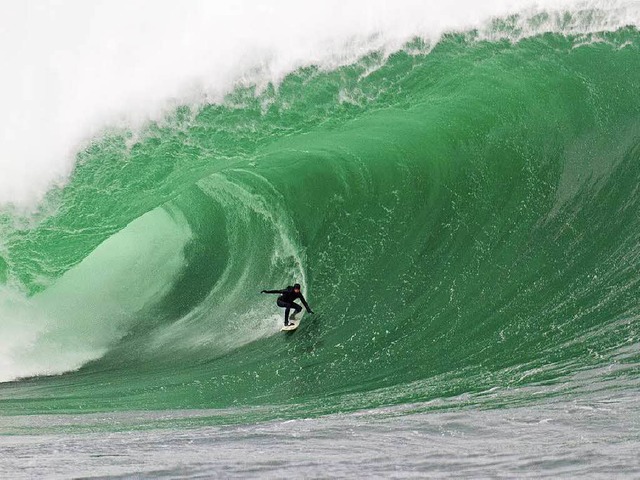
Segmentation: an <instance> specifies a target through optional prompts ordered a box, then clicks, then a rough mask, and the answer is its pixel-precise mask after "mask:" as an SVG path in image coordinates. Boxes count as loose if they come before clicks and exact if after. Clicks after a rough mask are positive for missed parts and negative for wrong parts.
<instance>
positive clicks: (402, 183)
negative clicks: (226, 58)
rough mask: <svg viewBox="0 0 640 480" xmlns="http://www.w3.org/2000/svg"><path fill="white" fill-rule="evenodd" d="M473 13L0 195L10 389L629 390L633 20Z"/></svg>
mask: <svg viewBox="0 0 640 480" xmlns="http://www.w3.org/2000/svg"><path fill="white" fill-rule="evenodd" d="M596 13H597V12H596ZM592 16H597V15H596V14H595V13H593V12H592ZM544 18H547V17H544V15H543V16H542V17H540V16H538V17H534V20H535V19H537V21H538V22H539V23H540V22H542V21H543V20H544ZM515 23H516V24H517V21H515ZM490 28H491V31H492V32H493V33H494V35H493V37H492V38H487V36H486V35H481V34H480V32H478V31H477V30H474V31H469V32H466V33H459V34H448V35H445V36H444V37H443V38H442V39H440V40H439V41H438V42H437V43H436V44H428V43H425V42H424V41H423V40H420V39H417V38H416V39H414V40H413V41H411V42H409V43H408V44H406V45H405V46H404V48H403V49H401V50H399V51H396V52H395V53H393V54H391V55H387V54H384V53H381V52H373V53H371V54H368V55H366V56H364V57H362V58H360V59H359V60H358V61H356V62H353V63H349V64H346V65H343V66H339V67H337V68H328V69H326V68H317V67H313V66H310V67H305V68H301V69H297V70H295V71H294V72H293V73H290V74H288V75H287V76H286V77H285V78H284V79H283V80H282V82H280V83H279V84H278V85H277V86H274V85H273V84H269V85H268V86H266V87H265V88H257V87H252V86H246V87H242V86H240V87H237V88H235V90H233V91H232V92H231V93H229V94H228V95H226V96H225V97H224V101H222V102H221V103H215V104H213V103H212V104H205V105H200V106H198V107H193V106H186V105H185V106H181V107H178V108H175V109H174V111H173V112H172V113H171V114H170V115H169V117H168V118H165V119H164V120H163V121H162V122H157V123H152V124H150V125H148V126H147V127H146V128H145V129H144V131H137V132H136V133H135V134H134V133H133V132H132V131H129V130H126V129H124V130H113V131H109V132H108V133H106V134H104V135H102V136H100V137H96V138H94V140H93V141H92V143H91V144H90V145H88V146H87V147H86V148H85V149H83V150H82V151H81V152H80V153H79V154H78V155H77V160H76V163H75V167H74V170H73V173H72V174H71V176H70V177H69V180H68V182H67V183H66V184H65V185H64V186H61V187H59V188H55V189H52V190H50V191H49V193H48V194H47V196H46V198H45V200H44V201H43V202H42V203H41V204H40V209H39V211H37V212H36V213H30V214H25V213H21V212H19V211H18V210H16V209H15V208H10V207H5V209H4V210H3V211H2V214H1V216H0V231H1V232H2V239H3V240H2V244H1V245H0V281H1V282H2V287H0V312H1V313H2V320H1V322H2V325H1V327H0V329H1V331H2V336H1V338H0V380H2V381H5V382H9V383H5V384H4V385H3V386H2V388H0V398H2V400H3V402H2V404H3V407H2V408H3V410H5V411H6V412H19V411H25V409H26V410H27V411H33V412H35V411H51V410H57V411H76V410H79V409H83V410H84V411H86V410H101V409H123V410H124V409H140V408H144V409H147V408H208V407H215V408H223V407H230V406H256V405H278V404H282V403H288V404H300V405H302V404H304V405H306V406H307V409H306V410H305V414H308V412H309V411H314V410H313V409H314V408H315V409H316V410H315V411H318V412H332V411H343V410H345V409H352V408H369V407H372V406H378V405H389V404H401V403H413V402H420V401H427V400H432V399H435V398H441V397H451V396H455V395H460V394H464V393H474V392H485V391H488V390H491V389H495V388H499V389H504V391H505V392H510V391H515V390H518V389H522V391H524V392H525V393H524V394H523V395H524V396H523V398H524V399H525V400H527V401H532V400H537V399H539V398H540V397H541V396H540V395H539V392H538V395H537V394H536V393H530V394H527V393H526V387H530V386H534V385H538V386H539V385H551V386H552V387H553V388H550V389H549V390H548V392H547V394H548V395H553V394H554V392H558V391H561V390H562V391H563V392H564V393H566V392H567V389H569V390H570V391H578V390H580V389H581V388H587V386H589V388H592V389H593V388H595V389H597V388H600V389H603V390H605V389H606V390H611V391H615V390H616V389H625V388H628V387H629V386H630V385H631V386H633V385H635V386H636V387H637V385H638V379H639V378H640V377H639V376H638V364H639V362H638V361H639V360H640V356H639V353H638V352H639V351H640V350H639V346H640V343H639V341H638V338H639V335H640V331H639V329H638V322H637V319H638V315H639V313H640V307H639V306H638V302H637V298H638V294H639V293H640V273H638V272H639V271H640V246H639V242H638V237H639V236H640V217H638V214H637V212H638V211H639V208H640V192H639V190H638V185H640V97H639V96H638V91H640V55H639V50H640V34H639V33H638V30H637V29H636V28H635V27H633V26H629V27H623V26H622V27H621V28H616V29H613V31H608V32H604V31H602V32H591V33H589V34H579V33H574V34H571V33H569V34H568V33H567V32H562V31H560V32H556V33H554V32H553V31H551V32H547V33H539V34H535V35H532V36H529V37H526V38H522V39H520V40H519V41H518V42H515V43H514V42H513V41H511V40H510V39H509V38H507V37H509V35H503V34H504V32H505V31H507V32H509V33H510V34H513V33H514V32H515V34H517V33H518V31H517V29H516V30H514V29H515V28H516V27H514V20H513V18H512V19H506V20H500V21H498V20H496V21H495V22H493V23H492V24H491V27H490ZM34 141H36V139H34ZM294 281H299V282H300V283H301V284H302V285H303V290H304V292H305V294H306V296H307V298H308V300H309V303H310V304H311V306H312V308H313V309H314V310H315V311H316V312H317V313H316V315H314V316H311V315H305V316H304V318H303V320H302V324H301V327H300V329H299V330H298V331H297V332H296V333H295V334H293V335H283V334H281V333H280V332H279V327H280V322H281V315H282V313H281V311H279V309H278V308H277V307H276V306H275V302H274V300H275V298H274V297H273V296H269V297H267V296H264V295H260V294H259V292H260V290H261V289H263V288H281V287H283V286H285V285H287V284H291V283H292V282H294ZM64 372H67V373H64ZM63 373H64V374H63ZM51 374H63V375H56V376H47V375H51ZM27 377H31V378H27ZM20 378H22V380H20ZM563 385H565V386H566V385H571V387H566V388H565V387H562V386H563ZM491 398H492V400H491V402H492V404H493V405H495V406H501V405H504V404H507V405H508V404H509V402H514V403H515V402H516V400H514V399H512V398H511V397H510V394H509V393H505V394H504V395H497V396H492V397H491ZM25 399H28V400H29V401H28V402H25ZM517 401H520V400H517Z"/></svg>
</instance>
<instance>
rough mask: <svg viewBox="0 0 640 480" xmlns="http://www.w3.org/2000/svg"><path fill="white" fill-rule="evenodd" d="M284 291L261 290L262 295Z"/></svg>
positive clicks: (282, 291)
mask: <svg viewBox="0 0 640 480" xmlns="http://www.w3.org/2000/svg"><path fill="white" fill-rule="evenodd" d="M284 292H285V290H262V293H284Z"/></svg>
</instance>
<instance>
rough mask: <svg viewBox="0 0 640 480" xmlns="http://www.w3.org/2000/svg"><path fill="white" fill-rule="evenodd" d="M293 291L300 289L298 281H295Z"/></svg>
mask: <svg viewBox="0 0 640 480" xmlns="http://www.w3.org/2000/svg"><path fill="white" fill-rule="evenodd" d="M293 291H294V292H296V293H298V292H299V291H300V284H299V283H296V284H295V285H294V286H293Z"/></svg>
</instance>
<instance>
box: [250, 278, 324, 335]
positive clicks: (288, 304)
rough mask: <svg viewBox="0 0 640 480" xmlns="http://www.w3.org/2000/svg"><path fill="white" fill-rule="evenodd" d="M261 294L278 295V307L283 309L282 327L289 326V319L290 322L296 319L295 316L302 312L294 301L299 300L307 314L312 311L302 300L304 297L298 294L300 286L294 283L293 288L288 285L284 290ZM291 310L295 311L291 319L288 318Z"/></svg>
mask: <svg viewBox="0 0 640 480" xmlns="http://www.w3.org/2000/svg"><path fill="white" fill-rule="evenodd" d="M262 293H279V294H280V296H279V297H278V301H277V303H278V306H279V307H282V308H284V309H285V311H284V326H285V327H288V326H289V325H290V323H289V318H291V320H295V319H296V315H297V314H298V313H300V312H301V311H302V307H301V306H300V305H298V304H297V303H296V302H294V300H297V299H300V301H301V302H302V304H303V305H304V308H306V309H307V312H309V313H313V310H311V308H310V307H309V304H308V303H307V301H306V300H305V299H304V295H302V293H301V292H300V284H299V283H296V284H295V285H294V286H293V287H292V286H291V285H289V286H288V287H287V288H285V289H284V290H262ZM291 309H293V310H295V312H293V314H292V315H291V317H289V312H290V311H291Z"/></svg>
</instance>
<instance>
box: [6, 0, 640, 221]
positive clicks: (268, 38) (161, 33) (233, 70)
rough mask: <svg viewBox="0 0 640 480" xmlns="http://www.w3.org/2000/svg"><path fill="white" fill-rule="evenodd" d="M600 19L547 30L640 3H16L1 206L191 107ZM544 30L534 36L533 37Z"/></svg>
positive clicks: (601, 24)
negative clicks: (111, 136) (238, 88)
mask: <svg viewBox="0 0 640 480" xmlns="http://www.w3.org/2000/svg"><path fill="white" fill-rule="evenodd" d="M592 7H595V8H600V9H602V10H603V12H604V13H603V14H602V15H600V16H598V15H596V16H587V17H586V18H585V17H580V18H578V19H577V20H576V21H575V22H566V21H564V22H562V21H561V22H557V21H554V18H559V17H553V16H552V17H551V18H550V19H547V20H546V21H542V22H538V25H537V27H535V28H533V30H536V29H538V30H539V29H541V28H542V29H552V30H557V29H568V30H570V31H571V30H580V29H585V30H590V29H591V30H598V29H609V30H611V29H615V28H619V27H620V26H624V25H628V24H634V25H637V24H638V18H640V15H639V13H638V12H639V10H640V7H639V4H638V2H637V1H632V2H629V1H627V2H624V1H618V2H616V1H614V2H611V1H607V2H603V1H592V2H587V3H585V2H576V1H564V2H563V1H558V0H541V1H533V0H525V1H514V0H511V1H509V0H492V1H489V2H477V1H470V0H457V1H456V0H454V1H451V2H441V1H426V0H394V1H388V0H357V1H356V0H326V1H323V2H314V3H311V2H299V1H295V0H281V1H274V2H257V1H249V0H244V1H235V2H224V3H222V2H208V1H204V0H201V1H198V0H188V1H181V2H177V1H172V2H168V1H155V2H152V3H150V2H148V1H144V0H109V1H100V0H93V1H89V2H88V1H86V0H67V1H65V2H59V1H56V0H41V1H38V2H23V1H22V0H5V1H3V2H2V3H0V58H2V63H3V65H2V66H3V72H2V76H0V105H2V113H1V115H0V205H2V204H9V203H11V204H13V205H15V206H18V207H20V208H25V209H30V208H33V207H34V206H35V205H37V204H38V202H39V201H41V199H42V197H43V195H44V193H45V192H46V191H47V189H48V188H50V187H51V186H52V185H53V184H55V183H64V181H65V179H66V177H67V176H68V175H69V173H70V171H71V169H72V168H73V165H74V161H75V155H76V153H77V152H78V151H79V149H81V148H82V146H83V145H84V144H85V143H86V142H87V141H88V140H89V139H91V138H92V137H94V136H96V135H99V134H100V132H101V131H103V130H104V129H105V128H108V127H111V126H122V125H126V126H127V127H128V128H133V129H135V128H137V127H139V126H140V125H142V124H143V123H144V122H146V121H148V120H150V119H159V118H162V116H163V114H164V112H166V111H167V109H170V108H172V107H174V106H175V105H177V104H184V103H194V102H195V103H200V102H212V101H219V100H220V99H221V98H222V96H223V95H224V94H225V93H226V92H228V91H229V90H230V89H232V88H233V86H234V85H237V83H238V82H243V81H248V82H256V83H258V84H260V83H265V82H278V81H279V80H280V79H282V78H283V76H285V75H286V74H287V73H289V72H291V71H293V70H295V69H297V68H299V67H301V66H304V65H309V64H315V65H319V66H321V67H325V68H331V67H333V66H336V65H339V64H344V63H347V62H351V61H353V60H355V59H356V58H358V57H359V56H362V55H363V54H366V53H367V52H370V51H372V50H379V49H383V50H385V49H386V50H387V51H391V50H394V49H397V48H399V47H400V46H401V45H402V44H403V43H404V42H406V41H407V40H409V39H411V38H413V37H416V36H419V37H422V38H425V39H426V40H428V41H430V42H435V41H437V39H438V38H439V37H440V35H441V34H442V33H443V32H446V31H451V30H463V29H468V28H477V27H482V25H485V24H486V23H487V21H488V20H489V19H491V18H493V17H496V16H505V15H509V14H512V13H515V12H519V11H524V9H526V11H527V12H528V13H527V15H528V16H531V15H534V14H535V12H539V11H541V10H543V9H544V10H545V11H552V12H559V11H562V10H564V9H569V10H572V11H576V10H579V9H583V10H584V9H589V8H592ZM525 23H526V22H525ZM541 25H542V26H541ZM530 30H531V28H530V25H526V24H523V30H522V32H521V33H520V35H527V32H529V31H530Z"/></svg>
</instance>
